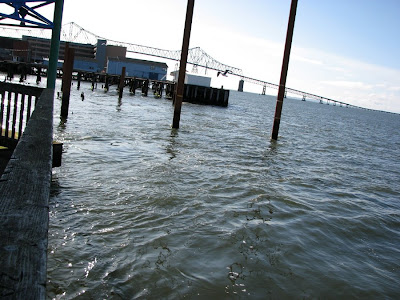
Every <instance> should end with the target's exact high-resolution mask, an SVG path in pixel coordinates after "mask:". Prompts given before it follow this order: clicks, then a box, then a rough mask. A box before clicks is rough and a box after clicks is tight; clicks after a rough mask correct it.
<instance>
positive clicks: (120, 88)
mask: <svg viewBox="0 0 400 300" xmlns="http://www.w3.org/2000/svg"><path fill="white" fill-rule="evenodd" d="M125 73H126V67H122V71H121V77H120V79H119V86H118V90H119V98H120V99H121V98H122V94H123V92H124V85H125Z"/></svg>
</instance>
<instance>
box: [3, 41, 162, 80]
mask: <svg viewBox="0 0 400 300" xmlns="http://www.w3.org/2000/svg"><path fill="white" fill-rule="evenodd" d="M50 43H51V41H50V40H49V39H45V38H39V37H33V36H22V38H21V39H15V38H7V37H0V60H8V61H19V62H36V63H39V64H44V65H48V59H49V53H50ZM65 46H66V42H63V41H62V42H61V43H60V53H59V60H60V62H59V67H60V68H61V67H62V62H63V60H64V52H65ZM69 47H70V48H74V49H75V59H74V70H76V71H82V72H93V73H108V74H110V75H120V74H121V71H122V67H126V74H127V75H126V76H131V77H133V76H136V77H140V78H148V79H152V80H162V79H165V78H166V75H167V69H168V65H167V64H166V63H160V62H155V61H149V60H140V59H131V58H127V57H126V53H127V49H126V47H123V46H115V45H107V40H103V39H98V40H97V44H96V45H92V44H80V43H69Z"/></svg>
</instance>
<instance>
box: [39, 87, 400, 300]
mask: <svg viewBox="0 0 400 300" xmlns="http://www.w3.org/2000/svg"><path fill="white" fill-rule="evenodd" d="M81 91H84V92H85V101H83V102H82V101H81V100H80V92H81ZM81 91H77V90H76V89H75V88H73V89H72V95H71V106H70V116H69V118H68V121H67V123H65V124H63V123H60V120H59V118H58V117H56V118H55V137H56V139H57V140H60V141H62V142H64V153H63V165H62V167H61V168H57V169H54V170H53V183H52V196H51V201H50V230H49V251H48V284H47V290H48V297H49V298H55V299H75V298H78V299H107V298H109V299H180V298H187V299H191V298H198V299H269V298H272V299H277V298H295V299H300V298H342V297H346V298H386V299H390V298H392V299H395V298H399V297H400V290H399V286H400V250H399V249H400V231H399V228H400V187H399V186H400V185H399V182H400V151H399V149H400V133H399V128H400V116H399V115H394V114H386V113H379V112H372V111H365V110H359V109H351V108H341V107H338V106H336V107H334V106H332V105H330V106H328V105H325V104H324V105H320V104H318V103H311V102H302V101H297V100H290V99H286V100H285V102H284V108H283V116H282V122H281V129H280V138H279V140H278V141H277V142H271V141H270V133H271V126H272V120H273V115H274V110H275V97H271V96H261V95H254V94H248V93H238V92H232V93H231V97H230V104H229V107H228V108H219V107H209V106H199V105H193V104H184V105H183V108H182V117H181V129H179V130H173V129H171V128H170V124H171V123H172V115H173V107H172V105H171V102H170V101H168V100H165V99H155V98H153V97H150V96H149V97H147V98H144V97H141V96H130V95H128V94H127V93H125V95H124V98H123V99H122V100H121V101H118V97H117V93H116V91H110V92H109V93H108V94H105V93H103V92H102V91H101V90H100V89H99V90H95V91H94V92H91V91H90V90H89V85H88V84H83V86H82V88H81ZM59 107H60V103H59V101H56V111H55V115H56V116H58V115H59Z"/></svg>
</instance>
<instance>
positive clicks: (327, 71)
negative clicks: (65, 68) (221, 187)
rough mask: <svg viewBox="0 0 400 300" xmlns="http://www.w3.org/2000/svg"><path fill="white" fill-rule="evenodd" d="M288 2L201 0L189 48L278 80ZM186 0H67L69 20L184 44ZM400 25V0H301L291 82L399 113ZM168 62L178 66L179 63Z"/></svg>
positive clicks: (175, 46) (229, 83)
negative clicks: (200, 50) (203, 51)
mask: <svg viewBox="0 0 400 300" xmlns="http://www.w3.org/2000/svg"><path fill="white" fill-rule="evenodd" d="M290 3H291V1H290V0H246V1H236V0H231V1H228V0H196V1H195V7H194V17H193V25H192V34H191V42H190V47H197V46H199V47H201V48H202V49H204V50H205V51H206V52H207V53H208V54H210V55H211V56H212V57H213V58H215V59H216V60H218V61H220V62H222V63H225V64H228V65H231V66H234V67H238V68H241V69H242V70H243V73H244V74H245V75H246V76H249V77H254V78H258V79H261V80H265V81H269V82H272V83H278V82H279V76H280V71H281V65H282V56H283V49H284V41H285V38H286V29H287V21H288V17H289V10H290ZM186 5H187V0H146V1H135V0H131V1H126V0H113V1H110V0H107V1H106V0H97V1H89V0H65V4H64V16H63V24H65V23H68V22H75V23H77V24H79V25H80V26H82V27H83V28H85V29H87V30H89V31H91V32H93V33H95V34H97V35H99V36H102V37H105V38H109V39H113V40H117V41H124V42H131V43H135V44H141V45H146V46H152V47H156V48H162V49H168V50H180V49H181V46H182V36H183V26H184V20H185V13H186ZM399 28H400V0H335V1H332V0H298V7H297V16H296V23H295V29H294V36H293V44H292V52H291V59H290V64H289V72H288V78H287V87H290V88H294V89H299V90H302V91H306V92H310V93H314V94H318V95H321V96H324V97H328V98H333V99H336V100H339V101H344V102H347V103H351V104H354V105H359V106H363V107H368V108H374V109H379V110H387V111H393V112H399V113H400V59H399V57H398V55H399V53H400V39H399V33H398V31H399ZM147 59H149V60H152V59H153V58H151V57H148V58H147ZM167 63H168V65H169V67H170V68H169V71H173V70H174V68H175V62H167ZM188 69H189V70H191V66H189V67H188ZM200 72H203V74H204V70H203V71H201V70H200ZM208 75H212V76H213V80H212V85H213V86H216V87H219V86H221V85H224V87H228V88H232V89H237V86H238V80H239V79H238V78H235V77H232V76H230V77H228V78H225V77H223V78H221V77H218V78H217V77H216V73H215V72H209V73H208ZM245 90H247V91H252V92H257V93H261V91H262V87H261V86H256V85H251V84H249V83H245ZM267 92H268V93H270V94H276V93H277V92H276V91H275V90H268V91H267Z"/></svg>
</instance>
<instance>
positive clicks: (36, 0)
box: [0, 0, 56, 29]
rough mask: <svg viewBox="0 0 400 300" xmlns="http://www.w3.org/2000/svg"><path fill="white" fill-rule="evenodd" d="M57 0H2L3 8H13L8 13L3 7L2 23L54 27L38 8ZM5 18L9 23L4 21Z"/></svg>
mask: <svg viewBox="0 0 400 300" xmlns="http://www.w3.org/2000/svg"><path fill="white" fill-rule="evenodd" d="M55 1H56V0H13V1H7V0H0V5H2V6H3V7H2V8H3V9H5V8H11V11H12V12H11V13H8V14H7V13H3V9H0V25H7V26H24V27H32V28H46V29H52V28H53V22H52V21H50V20H49V19H47V18H46V17H45V16H43V15H42V14H41V13H39V12H38V11H37V9H39V8H41V7H43V6H46V5H49V4H53V3H55ZM4 20H7V22H9V23H6V22H3V21H4ZM10 20H11V22H10ZM13 21H14V22H13ZM18 22H19V23H18Z"/></svg>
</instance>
